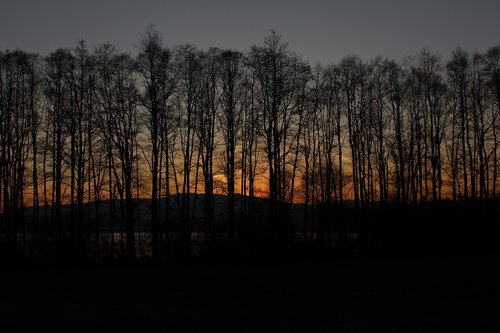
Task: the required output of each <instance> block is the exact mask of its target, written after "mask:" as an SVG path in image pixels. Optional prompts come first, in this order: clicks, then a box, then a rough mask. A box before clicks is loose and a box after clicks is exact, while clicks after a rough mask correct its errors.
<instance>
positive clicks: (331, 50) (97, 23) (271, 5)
mask: <svg viewBox="0 0 500 333" xmlns="http://www.w3.org/2000/svg"><path fill="white" fill-rule="evenodd" d="M499 18H500V1H498V0H478V1H463V0H441V1H432V0H421V1H397V0H380V1H361V0H355V1H352V0H351V1H320V0H309V1H293V0H290V1H285V0H278V1H262V0H254V1H237V0H218V1H217V0H216V1H189V0H183V1H153V0H151V1H131V0H122V1H118V0H109V1H104V0H86V1H68V0H66V1H63V0H58V1H54V0H48V1H39V0H38V1H36V0H15V1H6V0H0V49H1V50H6V49H15V48H20V49H24V50H27V51H33V52H39V53H41V54H42V55H45V54H47V53H48V52H51V51H53V50H55V49H56V48H59V47H74V46H76V44H77V42H78V40H80V39H84V40H86V41H87V44H88V45H89V46H90V47H94V46H95V45H97V44H98V43H102V42H111V43H112V44H114V45H116V46H117V47H118V48H119V49H120V50H122V51H127V52H132V53H135V50H136V49H135V46H136V45H137V42H138V40H139V38H140V36H141V33H142V32H144V30H145V28H146V27H147V26H148V25H150V24H153V25H154V26H155V27H156V29H157V30H159V31H160V32H161V33H162V35H163V39H164V41H165V43H166V44H167V45H169V46H175V45H178V44H182V43H192V44H195V45H197V46H199V47H200V48H208V47H210V46H217V47H220V48H234V49H238V50H248V49H249V47H250V46H251V45H253V44H259V43H261V42H262V40H263V38H264V37H265V36H266V35H267V34H269V32H270V31H271V29H274V30H276V31H277V32H278V33H279V34H281V35H283V38H284V40H285V41H287V42H289V45H290V48H291V49H292V50H293V51H295V52H297V53H298V54H299V55H301V56H302V57H303V58H304V59H306V60H308V61H310V62H311V63H316V62H321V63H330V62H332V61H338V60H339V59H340V58H341V57H342V56H344V55H347V54H358V55H360V56H361V57H362V58H363V59H368V58H371V57H374V56H376V55H381V56H387V57H390V58H400V57H402V56H404V55H409V54H415V53H416V52H417V51H418V50H420V49H421V48H422V47H428V48H429V49H431V50H432V51H435V52H439V53H440V54H441V55H442V56H443V57H445V58H448V57H449V54H450V52H451V50H453V49H455V48H456V47H457V46H461V47H463V48H465V49H468V50H469V51H471V52H474V51H478V52H484V51H485V50H486V49H487V48H489V47H491V46H495V45H498V44H500V19H499Z"/></svg>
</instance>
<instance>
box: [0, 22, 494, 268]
mask: <svg viewBox="0 0 500 333" xmlns="http://www.w3.org/2000/svg"><path fill="white" fill-rule="evenodd" d="M499 126H500V47H498V46H497V47H493V48H491V49H489V50H488V51H487V52H486V53H485V54H469V53H468V52H467V51H465V50H463V49H460V48H459V49H457V50H455V51H454V52H453V54H452V56H451V59H450V60H448V61H447V62H446V63H443V62H442V60H441V58H440V57H439V56H438V55H436V54H434V53H431V52H430V51H428V50H426V49H424V50H422V51H421V52H419V53H418V54H417V55H415V56H411V57H407V58H404V59H402V60H401V61H399V62H397V61H394V60H389V59H382V58H375V59H373V60H371V61H368V62H364V61H362V60H361V59H360V58H359V57H357V56H346V57H344V58H343V59H342V60H341V61H340V62H339V63H337V64H332V65H328V66H319V65H318V66H316V67H314V68H311V67H310V66H309V64H308V63H307V62H305V61H304V60H302V59H301V58H300V57H299V56H297V55H296V54H294V53H293V52H291V51H290V50H289V49H288V47H287V44H286V43H284V42H283V41H282V40H281V37H280V36H279V35H277V34H276V33H274V32H273V33H272V34H270V35H269V36H268V37H266V39H265V40H264V42H263V44H261V45H258V46H253V47H252V48H251V49H250V51H248V52H247V53H242V52H239V51H234V50H220V49H215V48H213V49H210V50H208V51H202V50H199V49H197V48H196V47H194V46H192V45H182V46H179V47H176V48H172V49H170V48H168V47H166V46H165V45H164V44H163V42H162V39H161V36H160V34H159V33H158V32H157V31H155V30H154V29H153V28H149V29H148V30H147V31H146V33H145V34H144V36H143V38H142V40H141V41H140V43H139V46H138V54H137V56H136V57H132V56H131V55H129V54H126V53H121V52H119V51H117V50H116V48H115V47H113V46H112V45H109V44H103V45H100V46H98V47H97V48H96V49H95V50H94V51H93V52H90V51H89V50H88V48H87V47H86V45H85V43H84V42H80V43H79V44H78V46H77V47H76V48H74V49H59V50H57V51H54V52H53V53H51V54H49V55H48V56H46V57H40V56H39V55H36V54H30V53H26V52H23V51H6V52H2V53H0V141H1V152H0V211H1V220H0V223H1V231H2V235H3V238H2V242H3V243H5V244H6V245H7V247H6V248H7V249H8V250H9V251H10V250H12V251H16V249H18V248H21V249H22V251H23V252H26V251H31V253H32V254H34V255H40V256H43V255H46V254H47V253H48V254H51V253H55V252H54V251H56V252H57V251H58V250H60V249H58V247H61V248H62V249H67V248H70V249H73V250H74V251H75V252H72V253H79V252H84V251H87V253H93V254H94V255H96V256H97V257H99V256H100V255H101V254H102V253H108V254H111V255H115V254H118V253H119V254H126V255H127V257H129V258H133V257H136V256H142V255H150V256H152V257H153V258H161V257H164V256H166V255H169V253H170V251H172V249H177V250H179V251H181V253H188V252H189V251H190V249H191V248H192V244H191V242H192V233H193V230H194V231H198V232H199V233H200V234H201V235H202V236H203V240H204V246H205V248H206V249H207V250H210V249H213V248H215V247H216V245H217V244H218V243H220V242H221V239H222V238H221V237H222V236H221V231H223V234H224V240H225V241H224V243H225V244H227V245H228V246H230V247H231V248H233V247H234V246H235V245H236V242H237V241H239V242H240V243H245V242H249V241H251V240H256V239H263V238H267V239H270V240H272V242H275V243H277V244H282V243H283V242H286V241H289V240H291V238H293V235H294V231H298V230H297V226H296V225H295V224H293V223H292V221H293V220H294V219H293V216H292V215H293V213H292V207H293V203H294V202H301V203H304V204H305V205H304V206H303V207H304V209H303V222H304V224H303V230H300V231H302V232H303V236H304V238H305V239H307V238H308V237H313V236H312V235H315V234H317V233H323V234H324V233H330V232H332V230H330V229H328V228H330V226H331V223H329V221H331V220H334V219H336V218H339V217H338V215H336V214H334V213H333V210H332V209H335V208H338V207H345V206H351V203H352V206H353V207H354V208H356V209H359V208H362V207H375V206H380V205H384V204H387V203H399V204H401V205H407V204H411V203H421V202H426V201H439V200H443V199H452V200H454V201H455V200H469V199H494V198H495V197H496V196H497V195H498V193H497V191H498V187H499V180H498V172H499V166H498V162H499V157H498V150H499V145H500V139H499V138H498V134H499V130H500V128H499ZM197 193H203V199H202V200H201V202H202V209H203V218H202V220H203V223H202V228H201V229H200V228H198V229H197V226H196V220H197V219H196V215H197V214H196V212H197V210H198V207H197V205H200V202H199V200H196V198H197V196H196V194H197ZM216 194H225V195H226V197H225V199H217V198H216ZM262 195H264V196H265V197H268V199H269V200H268V203H269V205H268V207H267V208H266V212H267V213H266V214H265V216H266V223H262V221H260V219H259V218H257V217H256V214H258V213H259V212H258V209H257V206H256V197H257V196H262ZM140 199H148V200H150V201H148V205H147V209H144V205H141V201H140ZM219 201H224V202H225V209H224V211H225V213H224V214H223V215H221V214H218V213H217V205H218V203H219ZM336 212H338V211H336ZM318 214H319V215H318ZM141 223H142V225H141ZM144 230H147V231H144ZM141 233H147V234H148V237H146V238H147V239H148V243H147V244H146V245H144V244H143V242H145V239H146V238H144V237H143V235H141ZM19 244H21V245H22V246H21V247H19ZM137 244H139V247H138V248H137ZM145 249H147V250H145ZM144 251H148V252H144ZM82 254H83V253H82Z"/></svg>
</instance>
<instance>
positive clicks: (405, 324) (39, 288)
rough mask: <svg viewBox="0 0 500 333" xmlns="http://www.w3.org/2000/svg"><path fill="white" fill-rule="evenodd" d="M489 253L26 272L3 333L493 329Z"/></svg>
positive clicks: (9, 276) (493, 276) (3, 297)
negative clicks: (33, 332) (482, 254)
mask: <svg viewBox="0 0 500 333" xmlns="http://www.w3.org/2000/svg"><path fill="white" fill-rule="evenodd" d="M497 266H498V261H497V258H496V256H491V257H484V256H483V257H452V256H442V257H438V256H428V257H407V258H405V259H400V258H391V259H388V258H382V257H377V258H374V257H371V258H362V257H356V256H343V257H341V258H339V257H337V258H334V257H333V258H327V259H321V260H303V259H294V260H287V261H286V262H283V261H281V263H277V262H273V260H270V259H268V260H266V261H262V260H247V261H245V262H241V263H238V264H236V263H228V262H227V260H226V261H225V262H224V261H218V262H206V261H205V262H201V261H200V260H198V261H193V262H190V263H183V264H176V263H170V264H158V265H151V264H144V263H140V264H117V263H114V264H108V265H104V264H99V265H83V264H82V265H62V264H57V265H56V264H50V265H47V264H43V265H42V264H38V265H33V264H24V265H20V264H17V265H14V266H13V265H8V266H4V268H3V269H2V270H1V271H0V272H1V283H2V284H1V286H2V287H1V294H0V323H1V324H0V332H4V333H7V332H18V331H35V332H41V331H46V332H52V331H63V332H174V331H189V332H196V331H200V330H205V331H208V330H209V329H210V330H209V331H210V332H212V331H214V332H220V331H225V332H261V331H264V330H266V331H275V332H276V331H282V332H351V331H365V332H426V331H438V332H498V331H499V330H500V312H499V311H498V308H499V303H500V293H499V289H500V288H499V282H500V278H499V277H500V276H499V275H500V274H499V273H498V272H497V269H496V268H497Z"/></svg>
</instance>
